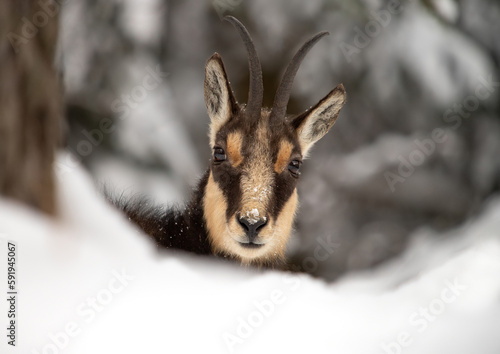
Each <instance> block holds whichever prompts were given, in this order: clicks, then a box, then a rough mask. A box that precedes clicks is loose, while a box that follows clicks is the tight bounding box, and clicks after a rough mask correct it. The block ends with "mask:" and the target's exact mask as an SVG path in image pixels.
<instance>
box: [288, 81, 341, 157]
mask: <svg viewBox="0 0 500 354" xmlns="http://www.w3.org/2000/svg"><path fill="white" fill-rule="evenodd" d="M345 100H346V93H345V89H344V86H343V85H342V84H340V85H338V86H337V87H335V88H334V89H333V90H332V91H331V92H330V93H329V94H328V95H326V96H325V97H324V98H323V99H322V100H321V101H319V102H318V103H317V104H316V105H315V106H314V107H312V108H310V109H308V110H307V111H305V112H304V113H302V114H300V115H299V116H297V117H296V118H294V119H293V120H292V121H291V124H292V126H293V127H294V128H295V130H296V131H297V136H298V138H299V142H300V146H301V148H302V155H303V156H304V157H306V155H307V152H308V150H309V149H310V148H311V147H312V146H313V145H314V143H316V142H317V141H318V140H319V139H321V138H322V137H323V136H324V135H325V134H326V133H328V131H329V130H330V129H331V127H332V126H333V124H335V121H336V120H337V117H338V116H339V112H340V109H341V108H342V106H343V105H344V103H345Z"/></svg>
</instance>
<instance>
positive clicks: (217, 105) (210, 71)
mask: <svg viewBox="0 0 500 354" xmlns="http://www.w3.org/2000/svg"><path fill="white" fill-rule="evenodd" d="M204 86H205V105H206V106H207V112H208V115H209V117H210V145H211V146H212V147H213V146H214V144H215V135H216V134H217V132H218V131H219V129H220V128H221V127H222V126H223V125H224V124H225V123H227V122H228V121H229V120H230V119H231V117H232V116H233V115H234V114H235V113H236V111H237V110H238V106H237V104H236V100H235V99H234V95H233V91H232V89H231V85H230V84H229V80H228V79H227V74H226V70H225V69H224V63H223V62H222V58H221V57H220V55H219V54H218V53H215V54H214V55H212V56H211V57H210V59H208V62H207V64H206V66H205V84H204Z"/></svg>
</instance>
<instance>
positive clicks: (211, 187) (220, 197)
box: [203, 173, 233, 252]
mask: <svg viewBox="0 0 500 354" xmlns="http://www.w3.org/2000/svg"><path fill="white" fill-rule="evenodd" d="M203 209H204V216H205V222H206V224H207V230H208V234H209V235H208V236H209V239H210V243H211V245H212V248H213V249H214V251H217V252H220V251H223V250H225V249H226V248H227V247H228V245H227V244H228V243H230V242H233V241H232V240H231V239H230V238H228V237H227V231H228V230H227V226H226V210H227V203H226V200H225V198H224V194H223V193H222V191H221V190H220V188H219V186H218V185H217V183H215V181H214V178H213V176H212V173H210V176H209V178H208V182H207V186H206V188H205V195H204V197H203Z"/></svg>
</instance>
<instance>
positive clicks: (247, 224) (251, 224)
mask: <svg viewBox="0 0 500 354" xmlns="http://www.w3.org/2000/svg"><path fill="white" fill-rule="evenodd" d="M238 222H239V223H240V225H241V226H242V227H243V230H245V232H246V234H247V236H248V239H249V240H250V242H251V241H253V240H254V239H255V238H256V237H257V235H258V234H259V232H260V230H262V228H263V227H264V226H265V225H266V224H267V219H257V220H255V219H247V218H238Z"/></svg>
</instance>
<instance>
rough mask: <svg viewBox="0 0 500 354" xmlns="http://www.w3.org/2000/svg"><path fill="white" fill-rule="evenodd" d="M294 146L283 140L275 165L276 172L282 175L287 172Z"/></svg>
mask: <svg viewBox="0 0 500 354" xmlns="http://www.w3.org/2000/svg"><path fill="white" fill-rule="evenodd" d="M292 150H293V145H292V144H291V143H290V142H289V141H287V140H282V141H281V143H280V149H279V152H278V158H277V159H276V162H275V164H274V172H276V173H281V172H283V171H284V170H285V167H286V166H287V165H288V162H289V160H290V155H291V154H292Z"/></svg>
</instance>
